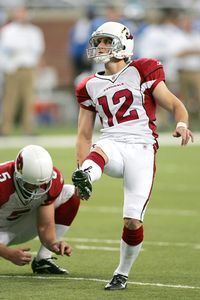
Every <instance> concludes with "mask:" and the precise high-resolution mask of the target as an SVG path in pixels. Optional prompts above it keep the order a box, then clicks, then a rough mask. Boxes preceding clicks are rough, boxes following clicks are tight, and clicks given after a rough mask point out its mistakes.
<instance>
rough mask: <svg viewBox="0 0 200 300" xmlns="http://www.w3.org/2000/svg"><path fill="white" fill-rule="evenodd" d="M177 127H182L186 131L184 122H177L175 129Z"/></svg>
mask: <svg viewBox="0 0 200 300" xmlns="http://www.w3.org/2000/svg"><path fill="white" fill-rule="evenodd" d="M178 127H184V128H185V129H187V124H186V123H184V122H178V123H177V125H176V128H178Z"/></svg>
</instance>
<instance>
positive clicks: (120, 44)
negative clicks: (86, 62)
mask: <svg viewBox="0 0 200 300" xmlns="http://www.w3.org/2000/svg"><path fill="white" fill-rule="evenodd" d="M105 38H108V39H110V40H111V45H110V46H109V47H104V49H105V48H107V50H108V51H107V52H106V53H100V51H99V47H98V45H99V41H100V40H101V39H105ZM89 43H90V45H91V47H89V48H88V49H87V56H88V58H89V59H94V61H95V62H96V63H107V62H109V61H110V59H111V58H113V57H114V58H116V59H119V60H121V59H124V60H125V61H126V62H129V61H130V59H131V56H132V55H133V46H134V42H133V37H132V35H131V34H130V32H129V29H128V28H127V27H126V26H124V25H122V24H120V23H117V22H106V23H104V24H103V25H101V26H100V27H99V28H98V29H97V30H96V31H95V32H94V33H93V34H92V37H91V39H90V41H89Z"/></svg>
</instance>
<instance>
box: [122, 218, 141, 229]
mask: <svg viewBox="0 0 200 300" xmlns="http://www.w3.org/2000/svg"><path fill="white" fill-rule="evenodd" d="M124 226H125V227H126V228H128V229H130V230H136V229H138V228H140V227H141V226H142V222H141V221H140V220H137V219H128V218H125V219H124Z"/></svg>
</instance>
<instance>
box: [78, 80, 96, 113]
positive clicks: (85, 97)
mask: <svg viewBox="0 0 200 300" xmlns="http://www.w3.org/2000/svg"><path fill="white" fill-rule="evenodd" d="M94 77H95V75H94V74H93V75H91V76H87V77H86V78H85V79H83V80H82V81H81V82H80V83H79V84H78V85H77V86H76V98H77V101H78V103H79V105H80V106H81V107H82V108H84V109H87V110H91V111H95V107H94V105H93V101H92V100H91V98H90V95H89V93H88V90H87V83H88V81H89V80H90V79H92V78H94Z"/></svg>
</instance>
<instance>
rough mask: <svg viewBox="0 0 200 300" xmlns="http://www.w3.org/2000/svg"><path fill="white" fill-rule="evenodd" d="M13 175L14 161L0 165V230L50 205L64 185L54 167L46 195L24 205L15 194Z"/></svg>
mask: <svg viewBox="0 0 200 300" xmlns="http://www.w3.org/2000/svg"><path fill="white" fill-rule="evenodd" d="M13 175H14V161H10V162H6V163H4V164H0V230H1V229H3V228H5V227H9V225H13V224H14V223H15V222H18V219H20V217H22V216H24V215H25V214H29V213H31V212H32V211H33V210H35V209H37V208H38V207H39V206H40V205H48V204H51V203H52V202H53V201H55V199H56V198H57V197H58V196H59V195H60V193H61V191H62V188H63V185H64V180H63V176H62V174H61V173H60V171H59V170H58V169H57V168H56V167H54V176H53V180H52V185H51V188H50V190H49V191H48V193H47V194H45V195H43V196H41V198H39V199H37V200H32V201H27V204H25V203H24V201H22V200H21V199H20V197H19V196H18V194H17V192H16V189H15V185H14V178H13Z"/></svg>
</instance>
